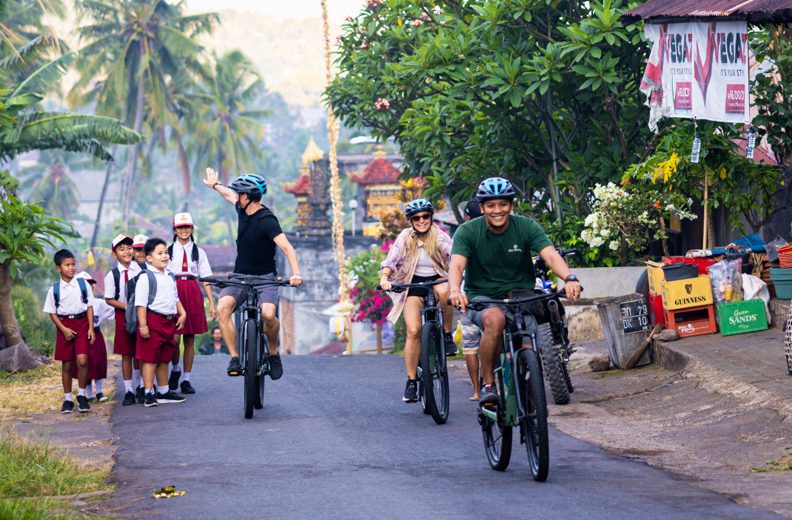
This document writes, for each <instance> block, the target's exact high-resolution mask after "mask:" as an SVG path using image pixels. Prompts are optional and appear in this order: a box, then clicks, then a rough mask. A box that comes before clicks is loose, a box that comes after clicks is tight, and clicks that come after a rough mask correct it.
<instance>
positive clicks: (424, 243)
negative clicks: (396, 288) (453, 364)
mask: <svg viewBox="0 0 792 520" xmlns="http://www.w3.org/2000/svg"><path fill="white" fill-rule="evenodd" d="M404 215H405V217H407V220H408V221H409V222H410V224H411V227H408V228H407V229H405V230H404V231H402V232H401V234H399V236H398V238H396V241H395V242H394V243H393V245H392V246H391V248H390V251H389V252H388V257H387V258H386V259H385V261H384V262H382V264H381V268H382V276H381V277H380V286H381V287H382V289H383V290H386V291H387V290H389V289H390V288H391V287H392V284H393V283H420V282H427V281H434V280H440V279H443V280H446V279H448V264H449V261H450V258H451V243H452V242H451V237H450V236H448V234H447V233H446V232H445V231H443V230H441V229H440V228H439V227H438V226H437V225H435V224H433V223H432V216H433V215H434V206H432V203H431V202H429V201H428V200H426V199H416V200H413V201H411V202H410V203H409V204H407V206H405V211H404ZM434 290H435V292H436V293H437V295H438V298H437V300H438V302H440V304H441V305H442V306H443V322H444V325H445V331H444V334H443V343H445V352H446V356H449V357H450V356H455V355H456V354H457V348H456V345H455V344H454V338H453V336H452V335H451V321H452V319H453V317H454V308H453V307H451V306H450V305H446V301H447V300H448V295H449V291H448V284H440V285H436V286H434ZM388 294H389V295H390V297H391V299H392V300H393V310H392V311H391V313H390V314H389V315H388V320H390V322H391V323H396V320H398V319H399V315H400V314H401V313H402V312H404V322H405V324H406V325H407V341H406V342H405V345H404V362H405V364H406V366H407V388H406V390H405V391H404V398H403V400H404V402H406V403H416V402H418V360H419V358H420V357H421V309H422V308H423V306H424V298H426V296H428V294H429V288H426V289H424V288H411V289H410V290H409V291H407V293H406V294H405V293H392V292H391V293H388Z"/></svg>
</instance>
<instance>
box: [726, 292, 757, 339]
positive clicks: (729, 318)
mask: <svg viewBox="0 0 792 520" xmlns="http://www.w3.org/2000/svg"><path fill="white" fill-rule="evenodd" d="M715 307H716V309H717V311H718V322H719V323H720V331H721V336H733V335H735V334H745V333H746V332H756V331H759V330H767V314H765V305H764V302H763V301H762V300H760V299H755V300H747V301H744V302H734V303H721V304H718V305H716V306H715Z"/></svg>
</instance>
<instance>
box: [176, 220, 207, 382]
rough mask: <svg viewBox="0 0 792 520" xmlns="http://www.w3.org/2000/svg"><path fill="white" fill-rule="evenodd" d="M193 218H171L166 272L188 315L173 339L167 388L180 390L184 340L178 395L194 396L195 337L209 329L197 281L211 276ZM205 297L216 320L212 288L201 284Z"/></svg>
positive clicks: (202, 297)
mask: <svg viewBox="0 0 792 520" xmlns="http://www.w3.org/2000/svg"><path fill="white" fill-rule="evenodd" d="M194 229H195V227H194V225H193V219H192V215H190V214H189V213H177V214H176V215H174V217H173V243H172V244H171V245H170V246H168V255H169V256H170V261H169V262H168V270H169V271H170V272H172V273H173V274H174V275H175V276H176V288H177V290H178V292H179V301H180V302H181V304H182V306H183V307H184V310H185V312H186V313H187V321H186V323H185V324H184V329H183V330H182V331H181V336H179V335H176V348H175V349H174V352H173V369H172V370H171V373H170V377H168V387H169V388H170V390H171V391H174V392H175V391H176V390H178V389H179V378H180V377H181V368H180V367H179V341H180V337H184V379H183V381H182V383H181V393H183V394H194V393H195V389H194V388H193V387H192V384H191V383H190V374H191V372H192V366H193V359H194V358H195V335H196V334H206V333H207V332H208V331H209V328H208V326H207V323H206V311H205V310H204V296H203V293H201V287H200V286H199V285H198V281H197V278H206V277H208V276H212V268H211V267H210V266H209V260H208V259H207V257H206V252H205V251H204V250H203V249H201V248H200V247H198V246H197V245H196V244H195V237H194V236H193V231H194ZM203 286H204V290H205V291H206V297H207V298H208V299H209V315H210V316H211V318H212V319H213V320H215V319H217V309H216V308H215V302H214V298H212V287H211V286H210V285H209V284H208V283H204V284H203Z"/></svg>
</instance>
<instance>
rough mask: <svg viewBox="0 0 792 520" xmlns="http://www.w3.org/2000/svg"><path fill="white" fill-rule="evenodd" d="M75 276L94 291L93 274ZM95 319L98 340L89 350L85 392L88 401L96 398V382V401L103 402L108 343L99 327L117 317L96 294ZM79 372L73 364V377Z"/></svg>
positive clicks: (94, 325)
mask: <svg viewBox="0 0 792 520" xmlns="http://www.w3.org/2000/svg"><path fill="white" fill-rule="evenodd" d="M75 278H82V279H83V280H85V281H86V282H87V283H88V286H89V287H90V289H91V292H93V289H94V285H96V280H94V279H93V278H91V275H90V274H88V273H86V272H85V271H83V272H81V273H78V274H77V276H76V277H75ZM93 312H94V319H93V330H94V334H95V335H96V341H94V342H93V345H91V347H90V349H89V350H88V381H87V382H86V387H85V394H86V396H87V397H88V402H89V403H90V402H92V401H93V400H94V393H93V385H92V384H91V382H92V381H93V382H95V383H96V397H95V399H96V401H98V402H100V403H103V402H105V401H107V396H106V395H104V394H103V393H102V382H103V381H104V379H105V378H106V377H107V344H106V343H105V339H104V335H102V330H101V329H100V328H99V326H100V325H101V323H102V322H103V321H104V320H114V319H115V309H114V308H113V307H110V306H109V305H108V304H107V303H106V302H105V301H104V299H102V298H96V297H95V296H94V305H93ZM78 377H79V373H78V370H77V365H76V364H74V365H72V379H78Z"/></svg>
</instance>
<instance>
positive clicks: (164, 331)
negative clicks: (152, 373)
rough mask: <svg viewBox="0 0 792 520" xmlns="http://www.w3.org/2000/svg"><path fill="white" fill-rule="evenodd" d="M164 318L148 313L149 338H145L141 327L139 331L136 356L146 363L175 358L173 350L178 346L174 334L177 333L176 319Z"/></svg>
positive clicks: (164, 361) (174, 317)
mask: <svg viewBox="0 0 792 520" xmlns="http://www.w3.org/2000/svg"><path fill="white" fill-rule="evenodd" d="M177 318H178V316H176V315H174V316H173V319H170V320H169V319H167V318H163V317H161V316H157V315H155V314H152V313H151V312H149V313H148V317H147V321H148V328H149V332H150V335H149V339H143V336H141V335H140V329H138V333H137V351H136V353H135V357H136V358H137V359H139V360H141V361H142V362H144V363H170V362H171V359H172V358H173V351H174V349H175V348H176V343H175V342H174V337H173V336H174V334H176V319H177Z"/></svg>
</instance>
